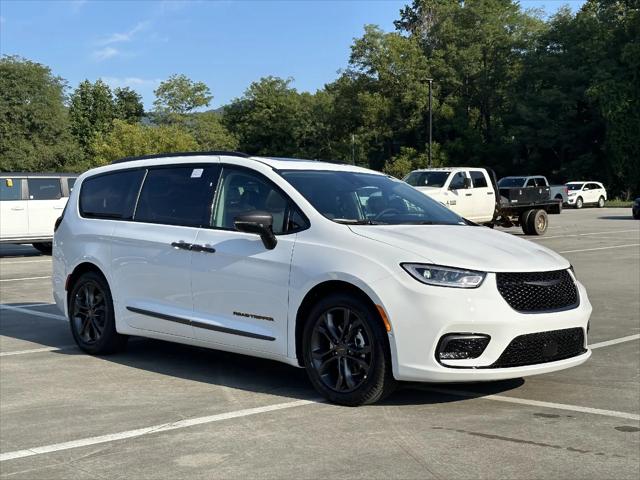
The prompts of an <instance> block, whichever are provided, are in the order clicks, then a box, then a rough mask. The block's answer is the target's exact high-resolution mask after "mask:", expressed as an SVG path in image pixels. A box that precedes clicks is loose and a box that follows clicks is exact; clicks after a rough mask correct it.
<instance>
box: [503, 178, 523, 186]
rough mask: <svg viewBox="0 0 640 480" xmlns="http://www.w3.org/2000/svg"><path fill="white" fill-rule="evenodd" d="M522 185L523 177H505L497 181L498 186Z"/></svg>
mask: <svg viewBox="0 0 640 480" xmlns="http://www.w3.org/2000/svg"><path fill="white" fill-rule="evenodd" d="M523 185H524V177H506V178H501V179H500V181H499V182H498V186H499V187H504V188H510V187H522V186H523Z"/></svg>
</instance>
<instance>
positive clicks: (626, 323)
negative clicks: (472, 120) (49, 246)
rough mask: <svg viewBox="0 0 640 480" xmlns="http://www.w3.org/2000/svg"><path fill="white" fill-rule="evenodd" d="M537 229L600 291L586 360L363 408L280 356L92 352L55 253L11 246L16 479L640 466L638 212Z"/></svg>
mask: <svg viewBox="0 0 640 480" xmlns="http://www.w3.org/2000/svg"><path fill="white" fill-rule="evenodd" d="M512 232H513V233H514V234H516V235H518V234H520V233H521V232H520V231H519V230H516V229H512ZM532 241H535V242H539V243H541V244H544V245H545V246H547V247H549V248H552V249H553V250H555V251H557V252H560V253H561V254H562V255H564V256H565V257H567V258H568V259H569V260H570V261H571V262H572V264H573V265H574V268H575V271H576V274H577V275H578V277H579V279H580V280H581V281H582V282H583V283H584V284H585V286H586V288H587V290H588V292H589V295H590V300H591V302H592V304H593V306H594V313H593V316H592V318H591V331H590V335H589V344H590V345H591V346H593V347H594V349H593V355H592V357H591V359H590V360H589V361H588V362H587V363H586V364H584V365H582V366H580V367H576V368H573V369H570V370H565V371H562V372H557V373H551V374H547V375H543V376H539V377H529V378H527V379H522V380H514V381H508V382H495V383H490V384H464V385H420V384H418V385H413V384H411V385H404V386H403V388H401V389H400V390H399V391H398V392H396V393H395V394H394V395H392V396H391V397H390V398H389V399H387V400H386V401H385V402H383V403H380V404H377V405H373V406H368V407H360V408H346V407H338V406H334V405H330V404H326V403H322V402H318V401H317V396H316V394H315V392H314V390H313V389H312V387H311V386H310V384H309V382H308V381H307V378H306V374H305V372H304V371H303V370H302V369H295V368H292V367H289V366H286V365H281V364H278V363H275V362H270V361H266V360H259V359H253V358H249V357H243V356H239V355H233V354H227V353H221V352H215V351H209V350H204V349H199V348H192V347H187V346H180V345H174V344H168V343H164V342H159V341H153V340H142V339H140V340H138V339H136V340H134V341H131V342H130V343H129V348H128V349H127V351H126V352H125V353H121V354H117V355H113V356H108V357H91V356H87V355H85V354H82V353H80V351H79V350H77V349H76V348H75V347H74V346H73V340H72V337H71V334H70V332H69V328H68V325H67V324H66V322H65V320H64V318H63V317H62V316H61V315H60V312H59V311H58V310H57V309H56V307H55V305H52V303H53V299H52V296H51V291H50V290H51V289H50V275H51V260H50V257H47V256H42V255H39V254H38V252H37V251H36V250H34V249H32V248H30V247H27V246H13V245H1V246H0V302H1V303H2V306H1V307H0V477H2V478H29V479H36V478H47V479H49V478H183V477H189V478H247V477H249V478H251V477H261V478H284V477H296V478H465V479H466V478H494V477H502V478H536V479H538V478H580V479H584V478H594V479H595V478H597V479H601V478H638V475H640V448H639V447H640V222H638V221H634V220H632V219H631V215H630V209H595V208H592V209H583V210H579V211H576V210H565V211H564V212H563V213H562V215H560V216H557V215H554V216H552V217H550V228H549V231H548V232H547V234H546V236H544V237H537V238H533V239H532Z"/></svg>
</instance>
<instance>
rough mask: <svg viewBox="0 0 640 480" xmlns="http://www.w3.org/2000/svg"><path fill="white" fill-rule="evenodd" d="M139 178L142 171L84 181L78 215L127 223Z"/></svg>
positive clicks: (140, 179) (131, 211)
mask: <svg viewBox="0 0 640 480" xmlns="http://www.w3.org/2000/svg"><path fill="white" fill-rule="evenodd" d="M143 176H144V170H128V171H123V172H115V173H109V174H106V175H99V176H97V177H90V178H87V179H86V180H85V181H84V182H82V186H81V190H80V213H81V214H82V215H83V216H85V217H91V218H121V219H125V220H130V219H131V217H132V216H133V209H134V208H135V202H136V196H137V195H138V190H139V189H140V182H141V181H142V177H143Z"/></svg>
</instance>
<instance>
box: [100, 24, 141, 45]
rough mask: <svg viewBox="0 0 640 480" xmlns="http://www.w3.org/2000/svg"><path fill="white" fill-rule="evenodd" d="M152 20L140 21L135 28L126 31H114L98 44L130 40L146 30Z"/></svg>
mask: <svg viewBox="0 0 640 480" xmlns="http://www.w3.org/2000/svg"><path fill="white" fill-rule="evenodd" d="M150 23H151V22H149V21H148V20H145V21H143V22H138V23H137V24H136V25H135V26H134V27H133V28H131V29H130V30H128V31H126V32H117V33H112V34H111V35H109V36H108V37H105V38H103V39H102V40H100V41H99V42H98V45H111V44H113V43H123V42H130V41H131V40H133V38H134V37H135V36H136V35H137V34H138V33H140V32H142V31H143V30H146V29H147V28H148V27H149V25H150Z"/></svg>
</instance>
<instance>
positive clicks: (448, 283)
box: [402, 263, 487, 288]
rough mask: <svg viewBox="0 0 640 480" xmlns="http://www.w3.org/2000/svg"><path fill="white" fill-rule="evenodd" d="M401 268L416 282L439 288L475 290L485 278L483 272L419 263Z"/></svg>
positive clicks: (405, 264)
mask: <svg viewBox="0 0 640 480" xmlns="http://www.w3.org/2000/svg"><path fill="white" fill-rule="evenodd" d="M402 268H404V269H405V270H406V271H407V272H409V273H410V274H411V276H412V277H414V278H415V279H416V280H418V281H420V282H422V283H426V284H427V285H436V286H439V287H454V288H477V287H479V286H480V284H482V281H483V280H484V277H486V276H487V274H486V273H484V272H476V271H473V270H461V269H459V268H451V267H441V266H439V265H425V264H421V263H403V264H402Z"/></svg>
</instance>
